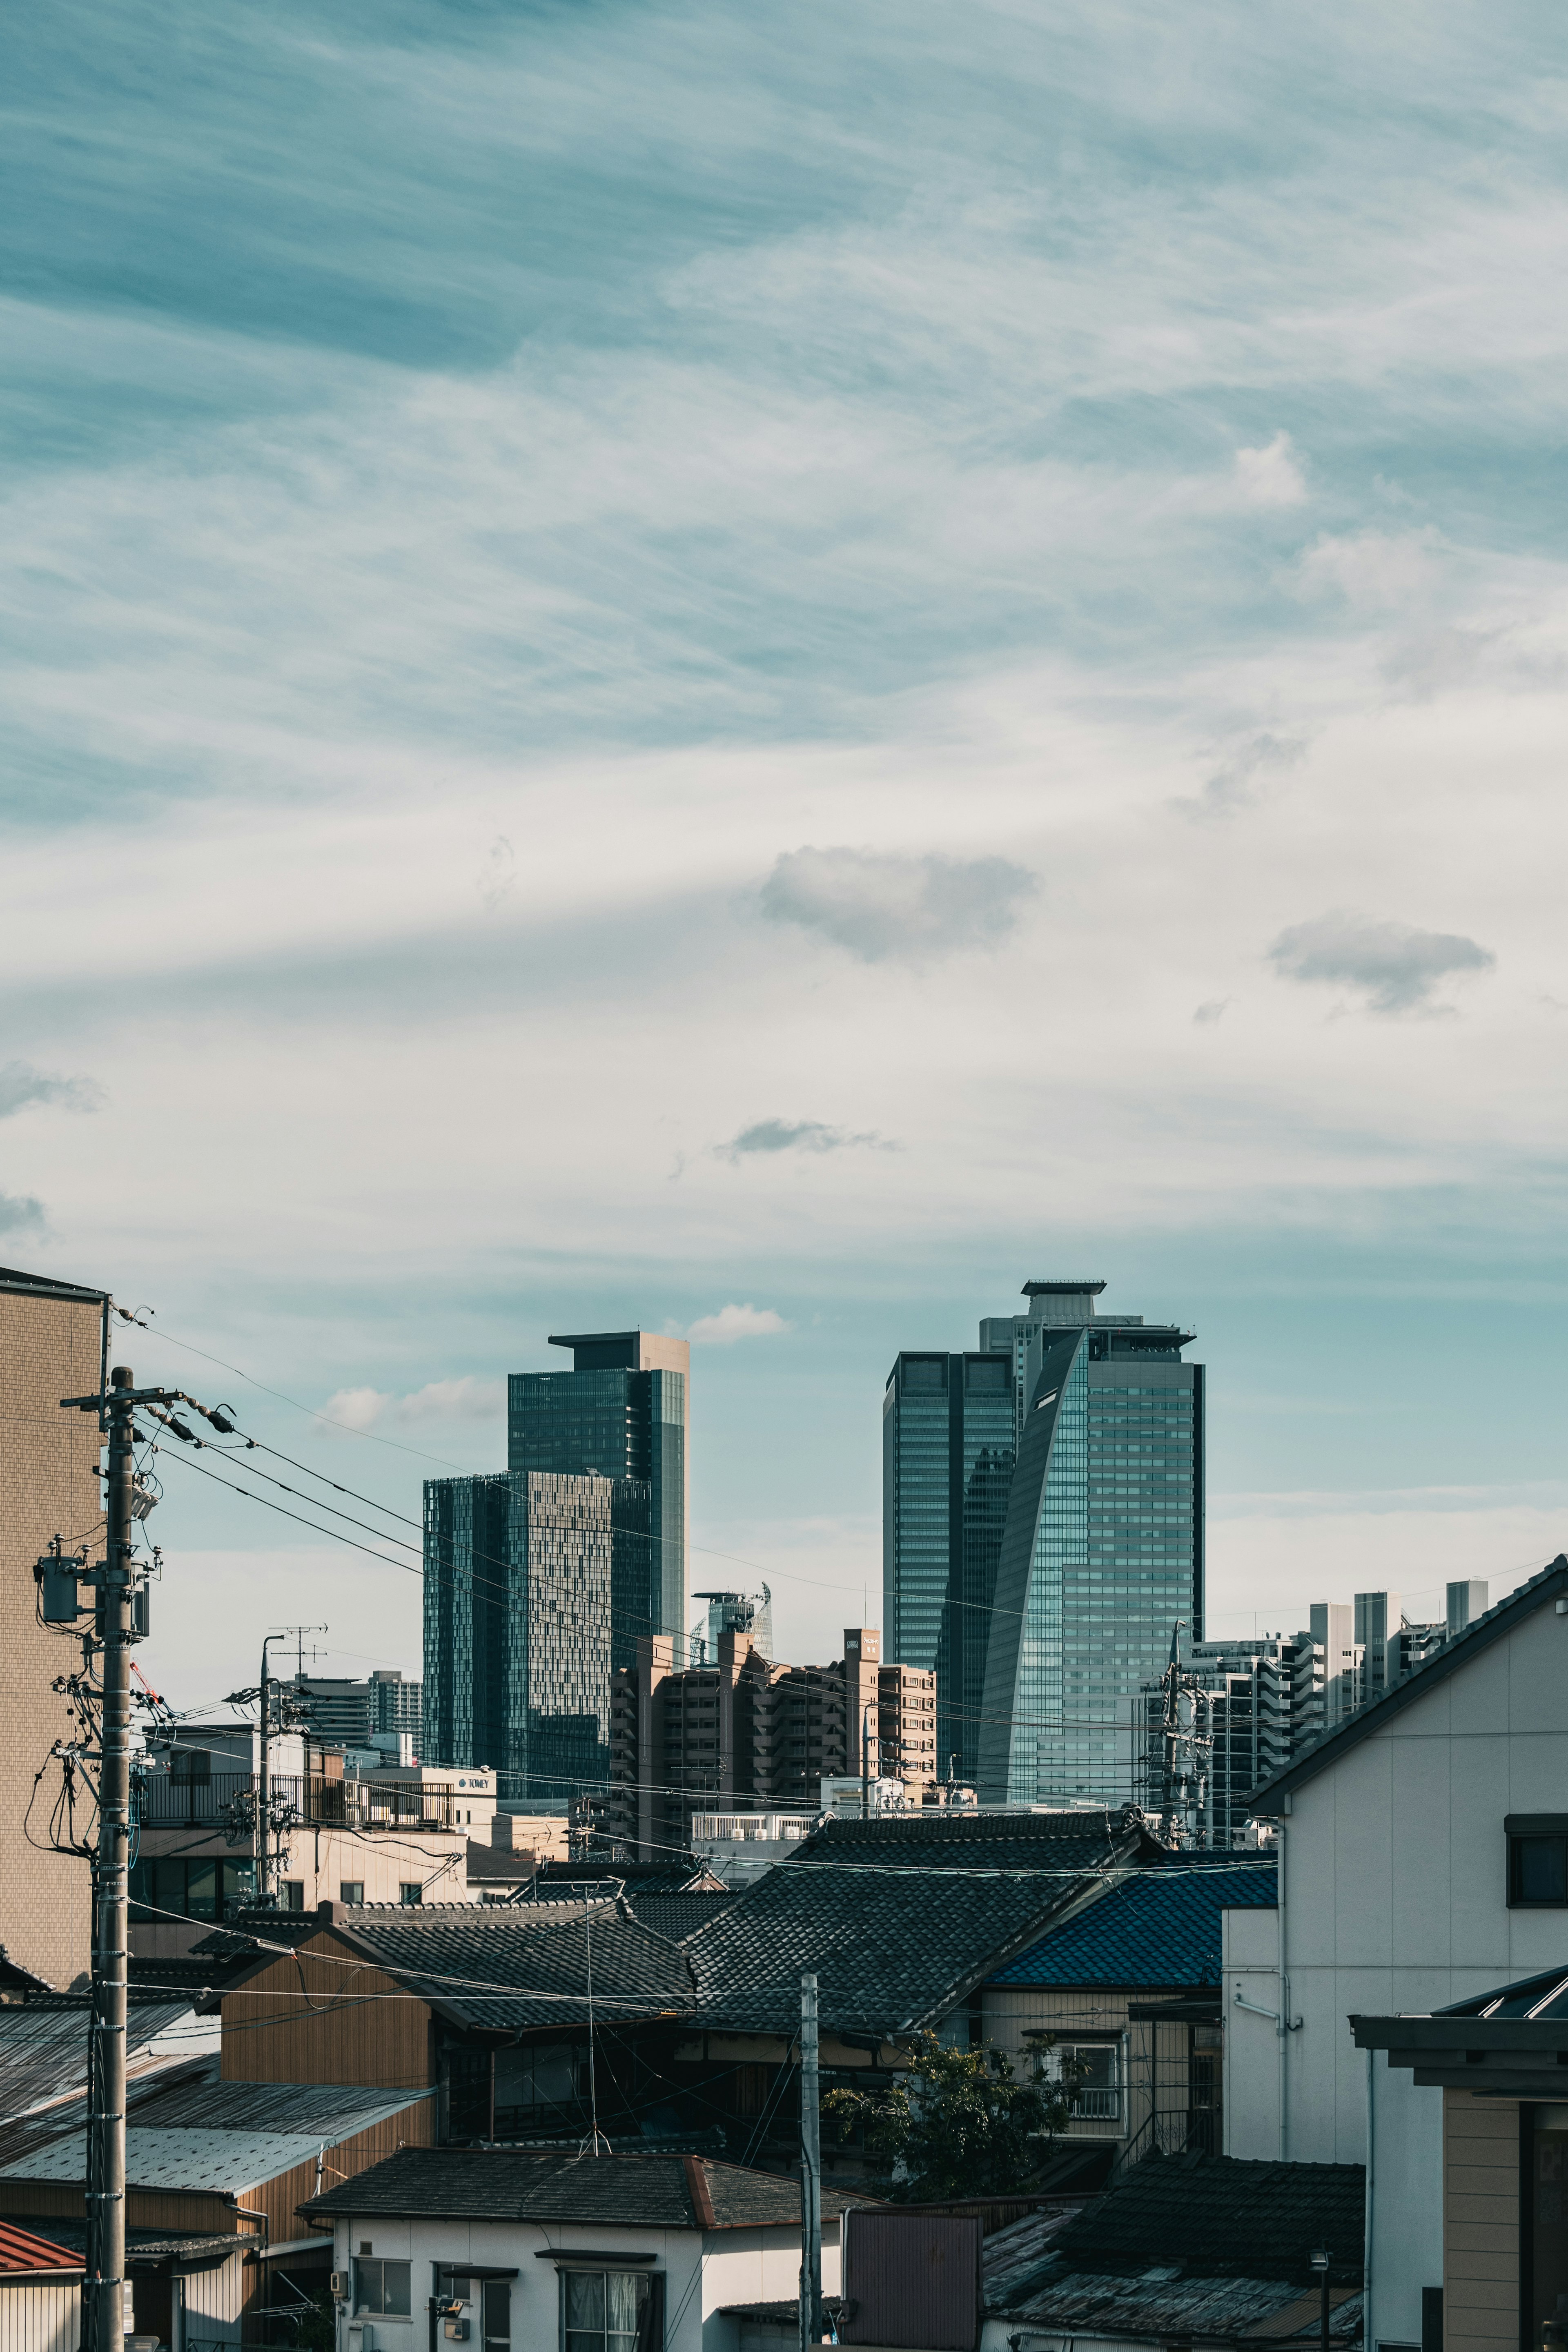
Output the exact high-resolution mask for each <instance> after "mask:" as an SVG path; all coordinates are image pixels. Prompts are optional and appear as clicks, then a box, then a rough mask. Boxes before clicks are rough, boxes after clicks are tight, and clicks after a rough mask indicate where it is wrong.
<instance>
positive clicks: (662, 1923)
mask: <svg viewBox="0 0 1568 2352" xmlns="http://www.w3.org/2000/svg"><path fill="white" fill-rule="evenodd" d="M734 1900H735V1889H734V1888H733V1887H732V1886H731V1887H725V1888H724V1889H722V1890H721V1891H720V1892H718V1893H714V1894H709V1893H707V1892H702V1891H700V1892H698V1893H696V1894H690V1895H637V1894H629V1895H627V1897H626V1902H627V1905H628V1906H629V1908H630V1910H631V1912H632V1914H633V1916H635V1917H637V1918H638V1919H640V1920H641V1921H642V1923H643V1926H644V1927H651V1928H652V1929H653V1932H654V1934H655V1935H656V1936H664V1937H668V1940H669V1941H670V1942H671V1943H672V1944H679V1943H682V1942H684V1940H685V1938H686V1937H688V1936H694V1935H695V1934H696V1933H697V1930H698V1929H699V1927H706V1926H707V1924H708V1922H709V1920H710V1919H716V1918H717V1917H718V1916H719V1914H720V1912H721V1911H724V1910H727V1909H728V1908H729V1906H730V1905H731V1903H733V1901H734Z"/></svg>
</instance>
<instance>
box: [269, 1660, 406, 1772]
mask: <svg viewBox="0 0 1568 2352" xmlns="http://www.w3.org/2000/svg"><path fill="white" fill-rule="evenodd" d="M291 1688H292V1689H293V1691H294V1694H295V1696H296V1697H297V1698H298V1699H299V1701H300V1708H301V1711H302V1712H303V1714H304V1716H305V1719H306V1724H307V1727H308V1728H309V1730H310V1734H311V1737H312V1738H316V1739H320V1740H323V1741H325V1742H327V1743H328V1744H329V1745H331V1746H342V1747H345V1748H365V1747H368V1746H369V1744H370V1742H371V1741H372V1740H373V1739H374V1738H375V1737H376V1735H377V1734H378V1733H386V1732H394V1731H396V1732H407V1733H408V1734H409V1736H410V1737H411V1738H412V1739H413V1741H414V1744H415V1751H416V1753H417V1752H418V1746H419V1735H420V1728H421V1724H420V1694H421V1689H422V1685H420V1684H419V1683H417V1682H405V1680H404V1678H403V1675H402V1674H401V1673H400V1672H399V1671H398V1669H397V1668H396V1667H395V1666H377V1667H376V1669H375V1671H374V1673H373V1674H372V1675H371V1676H370V1678H369V1680H368V1681H367V1682H355V1681H353V1680H351V1679H349V1678H348V1677H346V1676H339V1675H295V1677H294V1680H293V1683H292V1685H291Z"/></svg>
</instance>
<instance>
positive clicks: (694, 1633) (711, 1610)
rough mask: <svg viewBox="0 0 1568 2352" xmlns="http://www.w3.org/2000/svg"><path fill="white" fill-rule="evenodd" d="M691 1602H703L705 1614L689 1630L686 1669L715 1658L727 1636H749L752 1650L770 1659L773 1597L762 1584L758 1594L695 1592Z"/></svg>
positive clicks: (771, 1651) (771, 1652)
mask: <svg viewBox="0 0 1568 2352" xmlns="http://www.w3.org/2000/svg"><path fill="white" fill-rule="evenodd" d="M691 1598H692V1599H693V1601H706V1602H707V1603H708V1613H707V1615H706V1617H700V1618H699V1619H698V1620H697V1622H696V1623H695V1624H694V1625H693V1627H692V1628H691V1633H690V1636H689V1643H688V1647H689V1651H690V1655H689V1658H688V1660H687V1664H689V1665H693V1666H700V1665H701V1664H703V1663H704V1662H705V1661H706V1660H710V1659H713V1658H716V1657H717V1656H718V1654H719V1644H720V1642H721V1640H722V1639H723V1637H724V1635H725V1634H726V1633H746V1634H749V1635H750V1637H751V1643H752V1649H753V1650H755V1651H757V1652H758V1653H759V1654H760V1655H761V1656H763V1657H764V1658H771V1657H772V1656H773V1594H772V1592H771V1591H769V1589H768V1587H767V1586H766V1585H765V1584H764V1585H763V1587H762V1589H761V1591H757V1592H694V1593H693V1594H692V1596H691Z"/></svg>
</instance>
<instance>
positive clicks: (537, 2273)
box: [301, 2147, 847, 2352]
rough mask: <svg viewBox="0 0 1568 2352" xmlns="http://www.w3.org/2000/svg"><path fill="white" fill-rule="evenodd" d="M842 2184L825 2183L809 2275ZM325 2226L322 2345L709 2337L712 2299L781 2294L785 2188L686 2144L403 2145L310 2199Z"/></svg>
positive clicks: (832, 2268)
mask: <svg viewBox="0 0 1568 2352" xmlns="http://www.w3.org/2000/svg"><path fill="white" fill-rule="evenodd" d="M846 2203H847V2200H846V2199H845V2198H844V2197H843V2196H841V2195H840V2194H839V2193H838V2192H837V2191H836V2190H834V2189H826V2188H825V2189H824V2190H823V2199H822V2204H823V2217H822V2240H823V2245H822V2268H823V2283H824V2286H825V2288H826V2289H827V2290H828V2291H829V2292H833V2291H836V2290H837V2285H838V2236H839V2228H840V2221H841V2217H842V2214H843V2211H844V2209H845V2205H846ZM301 2219H302V2220H303V2221H306V2222H308V2223H309V2224H310V2225H312V2226H315V2227H321V2226H322V2225H324V2224H325V2225H330V2226H331V2231H332V2269H333V2273H334V2279H335V2284H337V2285H339V2286H340V2287H341V2288H342V2290H343V2292H342V2294H340V2296H339V2298H338V2313H339V2320H338V2352H426V2343H427V2342H428V2343H435V2342H436V2340H437V2327H439V2329H440V2335H441V2340H442V2342H443V2344H445V2343H449V2342H456V2343H473V2344H475V2345H476V2346H479V2347H482V2352H510V2347H516V2352H535V2347H540V2346H545V2345H555V2344H565V2345H568V2346H570V2347H571V2352H718V2348H719V2347H729V2346H732V2345H733V2344H734V2342H735V2330H734V2327H733V2325H732V2323H727V2322H726V2321H724V2320H723V2319H722V2318H721V2317H720V2314H721V2312H723V2310H724V2308H725V2306H727V2305H735V2304H739V2303H742V2302H752V2301H761V2300H763V2299H764V2298H766V2297H769V2296H773V2297H778V2296H783V2295H785V2294H788V2295H792V2296H793V2295H794V2294H796V2293H797V2292H798V2281H799V2275H800V2188H799V2184H798V2182H796V2181H794V2180H789V2179H782V2178H780V2177H779V2176H778V2175H777V2174H774V2173H768V2172H757V2171H753V2170H751V2169H748V2168H746V2167H745V2166H742V2165H737V2164H724V2163H719V2162H714V2161H710V2160H709V2159H707V2158H702V2157H700V2156H641V2155H639V2156H622V2155H615V2156H604V2155H600V2156H590V2155H584V2154H581V2153H578V2152H576V2151H574V2150H572V2149H567V2148H554V2149H551V2150H549V2151H548V2152H546V2151H542V2150H540V2151H533V2150H523V2149H519V2148H450V2147H445V2148H421V2149H414V2148H405V2149H404V2150H403V2151H402V2152H401V2153H400V2154H398V2155H396V2156H394V2157H392V2158H389V2159H388V2160H387V2161H386V2162H385V2163H384V2164H378V2165H376V2166H374V2168H372V2169H371V2170H369V2171H367V2172H363V2173H362V2174H360V2175H359V2177H358V2178H357V2179H354V2180H352V2181H344V2182H343V2183H342V2184H341V2185H340V2186H338V2187H336V2188H333V2189H329V2190H327V2191H325V2192H324V2193H323V2194H322V2195H321V2196H319V2197H313V2198H311V2199H310V2200H309V2201H308V2202H307V2203H306V2204H305V2205H304V2207H303V2208H302V2209H301Z"/></svg>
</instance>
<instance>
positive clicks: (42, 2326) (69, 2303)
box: [0, 2278, 81, 2352]
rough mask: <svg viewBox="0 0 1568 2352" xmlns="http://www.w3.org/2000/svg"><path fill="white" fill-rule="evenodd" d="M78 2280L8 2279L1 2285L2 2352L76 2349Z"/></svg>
mask: <svg viewBox="0 0 1568 2352" xmlns="http://www.w3.org/2000/svg"><path fill="white" fill-rule="evenodd" d="M80 2335H81V2285H80V2282H79V2280H77V2279H29V2278H13V2279H7V2280H6V2281H5V2284H3V2285H0V2352H77V2344H78V2340H79V2337H80Z"/></svg>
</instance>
